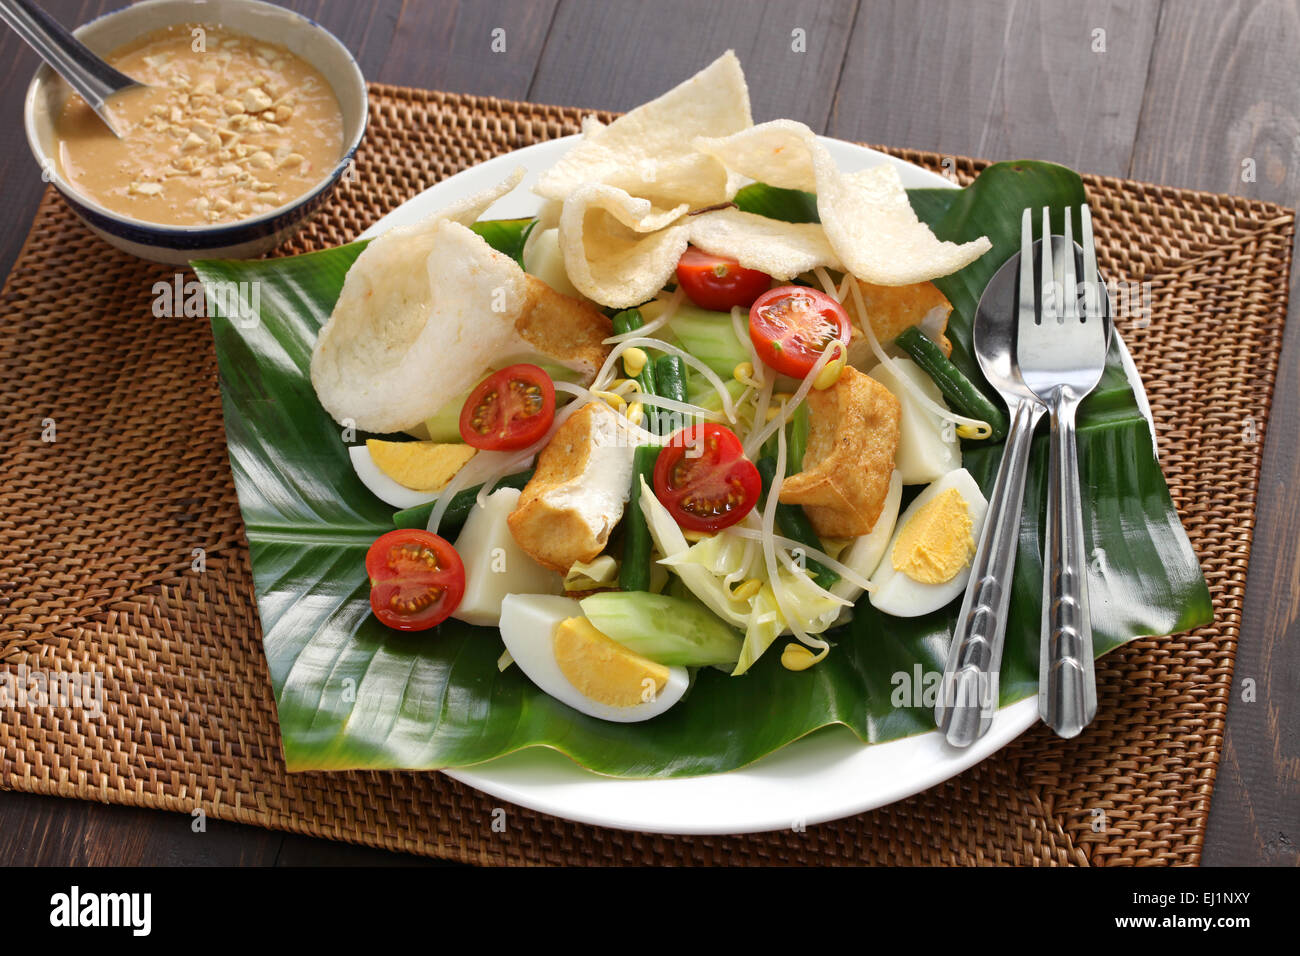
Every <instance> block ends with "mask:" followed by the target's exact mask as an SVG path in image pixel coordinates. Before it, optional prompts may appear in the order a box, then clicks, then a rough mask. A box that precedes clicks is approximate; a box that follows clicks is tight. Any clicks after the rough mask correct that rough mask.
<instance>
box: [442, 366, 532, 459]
mask: <svg viewBox="0 0 1300 956" xmlns="http://www.w3.org/2000/svg"><path fill="white" fill-rule="evenodd" d="M554 420H555V384H554V383H553V382H552V381H551V377H550V376H549V375H547V374H546V372H545V371H543V370H542V369H540V368H538V367H537V366H536V365H527V364H523V365H511V366H509V367H508V368H503V369H501V371H499V372H493V373H492V374H491V375H489V376H488V377H487V378H485V379H484V380H483V381H481V382H479V384H478V387H477V388H476V389H474V391H472V392H470V396H469V398H467V399H466V400H465V404H464V406H463V407H462V408H461V410H460V437H461V438H463V439H465V444H467V445H473V446H474V447H475V448H482V449H483V450H484V451H512V450H514V449H516V448H526V447H527V446H529V445H531V444H532V443H533V442H535V441H537V439H539V438H541V437H542V436H543V435H545V434H546V430H547V429H548V428H550V427H551V422H552V421H554Z"/></svg>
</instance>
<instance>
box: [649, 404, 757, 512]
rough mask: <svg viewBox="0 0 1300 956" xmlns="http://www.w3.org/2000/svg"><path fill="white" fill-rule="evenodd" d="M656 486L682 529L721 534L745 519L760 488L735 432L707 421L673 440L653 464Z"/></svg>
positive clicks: (660, 496) (687, 429) (755, 469)
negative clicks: (725, 529)
mask: <svg viewBox="0 0 1300 956" xmlns="http://www.w3.org/2000/svg"><path fill="white" fill-rule="evenodd" d="M654 485H655V497H656V498H658V499H659V500H660V501H661V502H662V503H663V506H664V507H665V508H667V509H668V513H669V514H671V515H672V516H673V520H674V521H676V522H677V523H678V524H679V525H680V526H681V527H683V528H686V529H687V530H689V531H720V530H721V529H723V528H727V527H730V526H731V525H733V524H735V523H736V522H737V521H739V520H740V519H742V518H743V517H745V515H747V514H749V512H750V510H751V509H752V508H753V507H754V505H755V504H756V503H757V501H758V494H759V491H760V490H761V489H762V486H763V483H762V480H761V479H760V478H759V475H758V469H757V468H756V467H754V463H753V462H752V461H750V460H749V459H748V458H746V457H745V450H744V447H743V446H742V445H741V443H740V439H739V438H737V437H736V433H735V432H733V431H732V430H731V429H729V428H725V427H723V426H722V425H716V424H714V423H712V422H707V423H705V424H703V425H694V426H692V427H690V428H683V429H682V430H681V431H679V432H677V433H676V434H675V435H673V437H672V438H671V439H670V441H669V443H668V444H667V445H666V446H665V447H664V449H663V451H661V452H660V453H659V458H658V460H657V461H656V462H655V473H654Z"/></svg>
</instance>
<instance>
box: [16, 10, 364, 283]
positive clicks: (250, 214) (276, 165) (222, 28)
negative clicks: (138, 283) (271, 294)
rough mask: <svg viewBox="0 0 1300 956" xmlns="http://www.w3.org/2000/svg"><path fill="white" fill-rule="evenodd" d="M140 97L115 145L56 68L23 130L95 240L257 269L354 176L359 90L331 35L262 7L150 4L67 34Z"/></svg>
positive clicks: (121, 111) (119, 108) (123, 101)
mask: <svg viewBox="0 0 1300 956" xmlns="http://www.w3.org/2000/svg"><path fill="white" fill-rule="evenodd" d="M73 32H74V34H75V35H76V36H77V38H78V39H80V40H81V41H82V42H83V43H85V44H86V46H88V47H89V48H90V49H91V50H93V51H95V52H96V53H98V54H99V55H100V56H102V57H104V58H105V59H106V60H108V62H109V63H111V64H112V65H113V66H115V67H116V68H117V69H118V70H120V71H122V72H123V73H125V74H127V75H128V76H130V77H132V78H133V79H136V80H138V81H139V82H140V83H142V84H143V86H141V87H139V88H136V89H132V90H128V91H126V92H123V93H120V94H118V95H117V96H115V97H113V99H112V100H111V101H110V103H109V107H108V108H109V111H110V112H111V114H112V116H113V120H114V123H115V125H116V126H117V127H118V130H119V131H120V132H121V133H122V135H121V137H120V138H119V137H117V136H114V135H113V133H112V132H111V131H110V130H109V129H108V127H107V126H105V125H104V124H103V122H101V121H100V119H99V118H98V117H97V116H96V115H95V113H94V112H93V111H92V110H91V109H90V107H89V106H88V105H87V104H86V103H85V102H84V101H83V100H82V99H81V98H80V97H79V96H77V95H76V94H75V93H73V92H72V91H71V90H70V89H69V88H68V86H67V84H66V83H64V81H63V80H62V79H61V78H60V77H59V76H58V75H57V74H55V73H54V72H53V71H52V70H50V69H49V67H46V66H42V67H41V68H40V69H39V70H38V71H37V73H36V76H35V78H34V79H33V80H32V83H31V86H30V87H29V88H28V91H27V99H26V104H25V119H26V127H27V138H28V142H29V143H30V145H31V148H32V153H33V154H34V155H35V157H36V160H37V162H38V163H39V164H40V168H41V175H42V178H44V179H45V180H47V181H48V182H51V183H52V184H53V185H54V186H55V188H57V189H58V191H59V193H60V194H61V195H62V196H63V198H64V200H65V201H66V202H67V203H68V205H69V206H70V207H71V208H72V209H73V210H74V211H75V212H76V213H77V214H78V215H79V216H80V217H81V218H82V219H83V220H84V221H85V223H86V224H87V226H89V227H90V229H91V230H92V231H93V232H95V233H96V234H97V235H99V236H100V237H101V238H103V239H104V240H106V241H107V242H109V243H111V244H112V245H114V246H116V247H117V248H119V249H122V250H124V251H126V252H128V253H130V254H132V255H135V256H139V257H141V258H144V259H151V260H155V261H158V262H167V263H175V264H179V263H185V262H188V261H189V260H191V259H207V258H251V257H254V256H258V255H262V254H263V253H266V252H268V251H269V250H271V249H273V248H275V247H276V246H278V245H280V244H281V243H283V242H284V241H285V240H287V239H288V238H289V237H290V236H291V235H292V234H293V233H294V232H296V231H297V230H298V229H299V228H301V226H302V225H303V224H304V223H306V222H307V220H308V219H310V218H311V216H312V215H313V214H314V213H315V212H316V211H317V210H318V209H319V208H320V206H321V204H322V202H323V201H324V200H325V199H326V198H327V197H328V196H329V195H330V194H331V193H332V192H333V190H334V189H335V188H336V187H337V186H338V184H339V182H340V181H342V180H345V179H349V178H351V176H352V175H354V174H355V166H354V160H353V157H354V154H355V152H356V149H357V146H358V145H359V144H360V142H361V138H362V136H363V135H364V133H365V127H366V119H367V115H368V107H367V99H366V86H365V79H364V78H363V77H362V75H361V70H360V69H359V68H358V66H357V64H356V61H355V60H354V59H353V57H352V55H351V54H350V53H349V52H348V50H347V48H346V47H344V46H343V44H342V43H340V42H339V41H338V39H336V38H335V37H334V36H333V35H332V34H331V33H329V31H327V30H325V29H324V28H323V27H321V26H319V25H317V24H316V23H313V22H312V21H311V20H309V19H307V18H306V17H303V16H301V15H299V14H297V13H294V12H293V11H290V10H286V9H284V8H282V7H277V6H274V5H272V4H268V3H261V2H258V0H144V2H141V3H137V4H135V5H133V6H130V7H126V8H124V9H122V10H118V11H116V12H114V13H109V14H106V15H104V16H102V17H100V18H99V19H96V20H92V21H91V22H89V23H87V24H84V25H83V26H81V27H79V28H77V29H76V30H74V31H73Z"/></svg>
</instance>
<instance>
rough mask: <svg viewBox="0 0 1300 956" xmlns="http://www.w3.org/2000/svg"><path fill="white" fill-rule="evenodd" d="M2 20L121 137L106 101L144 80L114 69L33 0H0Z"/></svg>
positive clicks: (0, 16) (0, 18) (140, 84)
mask: <svg viewBox="0 0 1300 956" xmlns="http://www.w3.org/2000/svg"><path fill="white" fill-rule="evenodd" d="M0 20H4V22H5V23H7V24H9V26H11V27H12V28H13V30H14V32H15V33H17V34H18V35H19V36H20V37H22V38H23V39H24V40H25V41H27V44H28V45H29V46H30V47H31V48H32V49H33V50H35V51H36V52H37V53H38V54H40V57H41V59H42V60H44V61H45V62H46V63H48V64H49V65H50V68H51V69H53V70H54V71H55V72H56V73H58V74H59V76H61V77H63V78H64V79H65V80H66V81H67V82H68V85H69V86H71V87H72V88H73V89H74V90H76V91H77V93H79V94H80V95H81V98H82V99H84V100H85V101H86V103H87V104H89V106H90V108H91V109H92V110H94V111H95V113H96V115H97V116H99V118H100V119H101V120H103V121H104V125H105V126H107V127H108V128H109V129H110V130H111V131H112V133H113V135H114V136H116V137H117V138H118V139H121V138H122V133H121V131H120V130H118V128H117V126H116V125H114V123H113V117H112V116H111V115H109V112H108V108H107V105H106V104H107V102H108V100H109V98H110V97H112V96H113V95H115V94H117V93H121V92H122V91H123V90H129V89H131V88H133V87H137V86H143V85H144V84H142V83H140V82H138V81H136V80H133V79H131V77H129V76H127V75H126V74H124V73H119V72H118V71H117V70H115V69H113V68H112V67H111V66H109V65H108V64H107V63H105V62H104V61H103V60H102V59H100V58H99V56H97V55H96V54H94V53H92V52H91V51H90V50H89V48H87V47H86V45H85V44H84V43H82V42H81V41H80V40H78V39H77V38H76V37H74V36H73V35H72V34H71V33H70V32H69V31H68V30H66V29H64V27H63V25H62V24H60V23H59V22H58V21H57V20H55V19H54V18H53V17H52V16H50V15H49V14H48V13H46V12H45V11H44V10H42V9H41V8H40V7H38V6H36V4H34V3H32V2H31V0H0Z"/></svg>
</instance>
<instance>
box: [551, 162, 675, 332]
mask: <svg viewBox="0 0 1300 956" xmlns="http://www.w3.org/2000/svg"><path fill="white" fill-rule="evenodd" d="M688 208H689V207H688V206H687V205H686V204H685V203H682V204H681V205H678V206H676V207H674V208H673V209H669V210H658V209H656V208H655V207H654V206H653V205H652V204H651V202H650V201H649V200H648V199H641V198H637V197H635V196H632V195H629V194H628V193H627V192H626V191H625V190H622V189H619V188H617V187H615V186H609V185H604V184H589V185H586V186H580V187H579V188H577V189H575V190H574V191H573V193H572V194H570V196H569V198H568V199H566V200H565V202H564V210H563V212H561V213H560V225H559V242H560V250H561V252H562V253H563V254H564V270H565V272H567V273H568V276H569V281H570V282H572V283H573V285H574V287H575V288H576V289H577V290H578V291H579V292H581V293H582V294H583V295H584V296H586V297H587V298H588V299H591V300H592V301H593V302H598V303H600V304H601V305H604V306H609V307H610V308H615V309H625V308H630V307H631V306H634V305H640V304H641V303H642V302H645V301H646V300H647V299H650V298H652V297H653V296H654V295H655V293H657V292H658V291H659V290H660V289H662V288H663V286H664V283H666V282H667V281H668V280H669V279H670V278H671V277H672V275H673V273H674V272H675V270H676V269H677V260H678V259H680V258H681V256H682V253H683V252H685V251H686V246H687V243H688V242H689V240H690V226H689V225H688V224H687V223H685V222H682V221H681V220H682V218H683V214H684V213H685V212H686V211H687V209H688Z"/></svg>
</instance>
